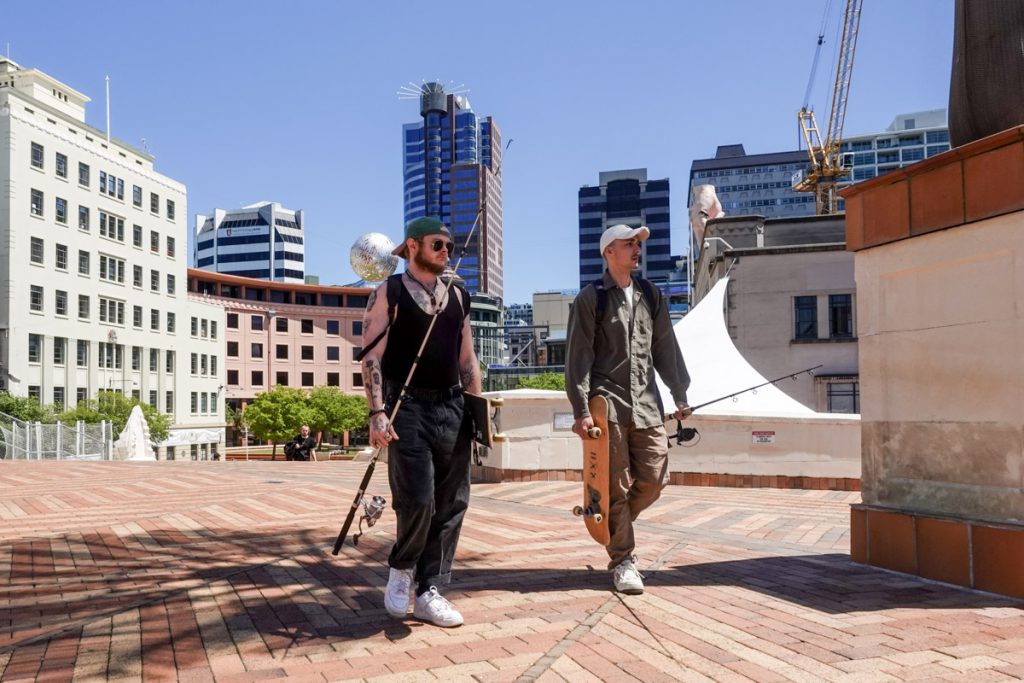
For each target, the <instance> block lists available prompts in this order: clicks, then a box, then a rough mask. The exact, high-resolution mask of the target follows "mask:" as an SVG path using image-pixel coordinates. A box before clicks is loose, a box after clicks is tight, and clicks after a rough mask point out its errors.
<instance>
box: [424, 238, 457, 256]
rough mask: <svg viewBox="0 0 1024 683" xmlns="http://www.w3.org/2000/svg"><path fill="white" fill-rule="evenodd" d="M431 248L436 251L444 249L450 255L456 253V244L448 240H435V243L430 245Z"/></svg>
mask: <svg viewBox="0 0 1024 683" xmlns="http://www.w3.org/2000/svg"><path fill="white" fill-rule="evenodd" d="M430 248H431V249H433V250H434V251H441V250H442V249H447V250H448V253H449V254H451V253H453V252H454V251H455V243H454V242H449V241H447V240H434V241H433V242H431V243H430Z"/></svg>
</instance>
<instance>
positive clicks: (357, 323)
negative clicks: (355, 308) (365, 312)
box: [352, 320, 363, 337]
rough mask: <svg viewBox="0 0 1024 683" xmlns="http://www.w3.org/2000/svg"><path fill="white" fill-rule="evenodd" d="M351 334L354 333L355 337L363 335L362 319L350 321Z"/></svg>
mask: <svg viewBox="0 0 1024 683" xmlns="http://www.w3.org/2000/svg"><path fill="white" fill-rule="evenodd" d="M352 334H353V335H355V336H356V337H362V336H363V321H362V320H353V321H352Z"/></svg>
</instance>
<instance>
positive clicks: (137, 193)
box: [132, 185, 142, 206]
mask: <svg viewBox="0 0 1024 683" xmlns="http://www.w3.org/2000/svg"><path fill="white" fill-rule="evenodd" d="M132 205H134V206H142V188H141V187H139V186H138V185H132Z"/></svg>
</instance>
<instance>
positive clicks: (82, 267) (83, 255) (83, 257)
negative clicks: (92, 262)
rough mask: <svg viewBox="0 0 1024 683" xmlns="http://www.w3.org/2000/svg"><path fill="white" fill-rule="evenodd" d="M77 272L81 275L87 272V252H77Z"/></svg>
mask: <svg viewBox="0 0 1024 683" xmlns="http://www.w3.org/2000/svg"><path fill="white" fill-rule="evenodd" d="M78 272H79V274H81V275H88V274H89V252H87V251H81V250H79V252H78Z"/></svg>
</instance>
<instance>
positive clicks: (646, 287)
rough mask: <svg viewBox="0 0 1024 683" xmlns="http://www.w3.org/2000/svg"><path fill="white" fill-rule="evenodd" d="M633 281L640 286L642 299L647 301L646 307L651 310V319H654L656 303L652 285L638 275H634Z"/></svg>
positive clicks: (656, 311) (656, 312)
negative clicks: (642, 294)
mask: <svg viewBox="0 0 1024 683" xmlns="http://www.w3.org/2000/svg"><path fill="white" fill-rule="evenodd" d="M633 280H634V281H635V282H636V283H637V284H639V285H640V291H642V292H643V293H644V298H645V299H647V307H648V308H649V309H650V310H651V318H654V316H655V315H657V314H658V310H657V308H656V306H657V302H656V300H655V298H654V285H653V284H651V281H650V280H646V279H644V278H642V277H640V276H639V275H634V276H633Z"/></svg>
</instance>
